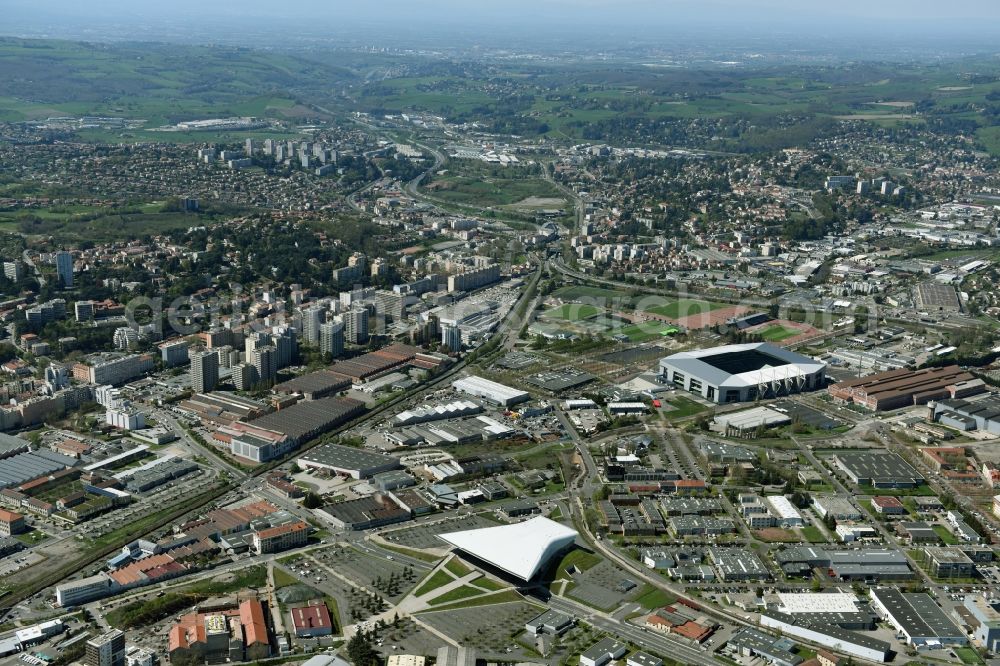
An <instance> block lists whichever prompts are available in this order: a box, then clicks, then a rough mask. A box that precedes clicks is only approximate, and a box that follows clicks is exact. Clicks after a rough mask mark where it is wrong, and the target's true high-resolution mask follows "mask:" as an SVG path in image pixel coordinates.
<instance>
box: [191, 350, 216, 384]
mask: <svg viewBox="0 0 1000 666" xmlns="http://www.w3.org/2000/svg"><path fill="white" fill-rule="evenodd" d="M218 383H219V355H218V354H217V353H215V352H214V351H205V352H201V353H199V354H195V355H194V356H192V357H191V390H192V391H194V392H195V393H208V392H209V391H211V390H213V389H214V388H215V386H216V384H218Z"/></svg>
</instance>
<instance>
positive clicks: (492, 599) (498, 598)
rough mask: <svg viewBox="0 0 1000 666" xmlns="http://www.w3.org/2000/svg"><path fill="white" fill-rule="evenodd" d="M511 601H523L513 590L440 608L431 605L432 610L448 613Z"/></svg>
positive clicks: (444, 605)
mask: <svg viewBox="0 0 1000 666" xmlns="http://www.w3.org/2000/svg"><path fill="white" fill-rule="evenodd" d="M460 589H461V588H460ZM512 601H523V599H522V597H521V595H519V594H518V593H517V592H515V591H514V590H504V591H503V592H497V593H496V594H485V595H483V596H481V597H474V598H471V599H465V600H462V601H457V602H455V603H451V604H442V605H440V606H439V605H437V604H433V606H434V608H433V610H435V611H449V610H457V609H459V608H471V607H473V606H490V605H493V604H506V603H510V602H512Z"/></svg>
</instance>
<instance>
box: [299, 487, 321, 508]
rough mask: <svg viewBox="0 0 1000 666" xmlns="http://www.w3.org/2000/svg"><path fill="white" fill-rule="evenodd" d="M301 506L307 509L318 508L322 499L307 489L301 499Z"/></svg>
mask: <svg viewBox="0 0 1000 666" xmlns="http://www.w3.org/2000/svg"><path fill="white" fill-rule="evenodd" d="M302 506H304V507H305V508H307V509H318V508H320V507H321V506H323V499H322V498H321V497H320V496H319V495H317V494H316V493H314V492H312V491H309V492H307V493H306V496H305V498H304V499H303V500H302Z"/></svg>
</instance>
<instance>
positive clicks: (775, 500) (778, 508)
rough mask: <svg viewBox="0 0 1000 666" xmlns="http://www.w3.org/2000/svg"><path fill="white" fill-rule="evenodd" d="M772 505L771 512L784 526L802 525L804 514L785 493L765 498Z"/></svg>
mask: <svg viewBox="0 0 1000 666" xmlns="http://www.w3.org/2000/svg"><path fill="white" fill-rule="evenodd" d="M764 501H766V502H767V503H768V504H770V505H771V513H773V514H774V516H775V517H776V518H777V519H778V524H779V525H781V526H782V527H802V523H803V521H802V514H801V513H799V510H798V509H796V508H795V505H793V504H792V503H791V502H790V501H789V499H788V498H787V497H785V496H784V495H769V496H768V497H765V498H764Z"/></svg>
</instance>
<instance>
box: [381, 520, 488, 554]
mask: <svg viewBox="0 0 1000 666" xmlns="http://www.w3.org/2000/svg"><path fill="white" fill-rule="evenodd" d="M496 526H497V522H496V521H494V520H490V519H488V518H484V517H483V516H481V515H480V514H468V515H461V516H454V517H451V518H446V519H445V520H443V521H438V522H435V523H428V524H426V525H417V526H415V527H408V528H406V529H402V530H394V531H392V532H388V533H386V534H383V536H384V537H385V538H386V539H387V540H389V541H391V542H392V543H398V544H399V545H400V546H406V547H407V548H443V547H444V546H445V543H444V542H443V541H441V539H438V538H437V535H438V534H444V533H446V532H459V531H462V530H474V529H478V528H480V527H496Z"/></svg>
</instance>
